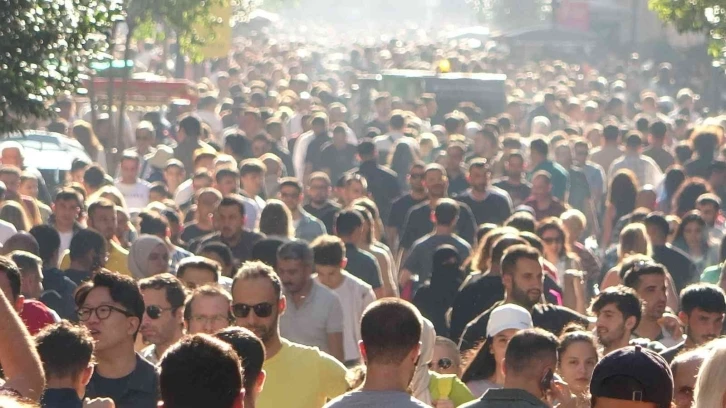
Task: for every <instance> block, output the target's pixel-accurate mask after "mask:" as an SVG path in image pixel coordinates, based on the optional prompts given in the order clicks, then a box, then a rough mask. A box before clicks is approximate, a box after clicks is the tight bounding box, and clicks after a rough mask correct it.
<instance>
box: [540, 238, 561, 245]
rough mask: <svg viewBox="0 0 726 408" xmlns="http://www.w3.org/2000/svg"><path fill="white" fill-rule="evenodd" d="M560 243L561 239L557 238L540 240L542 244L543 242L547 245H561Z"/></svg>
mask: <svg viewBox="0 0 726 408" xmlns="http://www.w3.org/2000/svg"><path fill="white" fill-rule="evenodd" d="M562 241H563V240H562V238H561V237H557V238H554V237H552V238H542V242H544V243H545V244H547V245H552V244H561V243H562Z"/></svg>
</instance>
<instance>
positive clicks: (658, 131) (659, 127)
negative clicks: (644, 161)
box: [650, 120, 668, 140]
mask: <svg viewBox="0 0 726 408" xmlns="http://www.w3.org/2000/svg"><path fill="white" fill-rule="evenodd" d="M666 132H668V127H667V126H666V124H665V123H664V122H663V121H661V120H656V121H655V122H653V123H651V124H650V134H651V135H653V137H654V138H656V139H659V140H660V139H663V138H664V137H665V135H666Z"/></svg>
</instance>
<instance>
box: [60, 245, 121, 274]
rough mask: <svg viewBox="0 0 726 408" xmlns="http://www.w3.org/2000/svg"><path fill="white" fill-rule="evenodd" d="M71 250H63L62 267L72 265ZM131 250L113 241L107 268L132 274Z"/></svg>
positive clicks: (65, 267) (66, 267)
mask: <svg viewBox="0 0 726 408" xmlns="http://www.w3.org/2000/svg"><path fill="white" fill-rule="evenodd" d="M70 253H71V251H70V250H68V249H66V250H65V252H63V260H61V264H60V268H61V269H62V270H64V271H65V270H66V269H68V268H70V267H71V255H70ZM128 257H129V251H127V250H125V249H123V248H122V247H121V246H119V244H117V243H115V242H113V241H111V248H109V251H108V261H107V262H106V269H108V270H109V271H112V272H118V273H120V274H122V275H126V276H131V277H133V276H132V275H131V271H129V264H128Z"/></svg>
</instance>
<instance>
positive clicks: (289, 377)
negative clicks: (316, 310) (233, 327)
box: [232, 262, 348, 408]
mask: <svg viewBox="0 0 726 408" xmlns="http://www.w3.org/2000/svg"><path fill="white" fill-rule="evenodd" d="M232 297H233V306H232V313H233V314H234V317H235V319H236V324H237V325H238V326H242V327H244V328H247V329H249V330H251V331H252V332H253V333H254V334H255V335H256V336H257V337H259V338H260V340H262V342H263V343H264V344H265V350H266V352H267V355H266V358H265V364H264V366H263V368H264V370H265V372H266V373H267V379H266V381H265V387H264V389H263V390H262V392H261V393H260V396H259V399H258V400H257V402H258V405H257V406H258V407H260V408H275V407H289V406H297V407H320V406H323V404H325V401H327V400H329V399H332V398H335V397H337V396H339V395H341V394H343V393H344V392H345V391H346V390H347V388H348V384H347V382H346V380H345V376H346V369H345V367H344V366H343V365H342V364H341V363H340V362H338V361H337V360H336V359H335V358H333V357H332V356H330V355H328V354H327V353H325V352H322V351H320V350H319V349H317V348H311V347H305V346H303V345H300V344H297V343H293V342H291V341H289V340H287V339H285V338H283V337H281V336H280V316H281V315H282V314H283V313H285V309H286V307H287V299H286V297H285V296H284V295H283V294H282V283H281V281H280V278H279V277H278V276H277V274H276V273H275V271H274V270H273V269H272V268H271V267H270V266H268V265H266V264H263V263H262V262H247V263H245V264H244V265H242V267H241V268H240V270H239V271H238V272H237V275H236V276H235V278H234V283H233V284H232Z"/></svg>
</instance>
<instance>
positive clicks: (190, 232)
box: [180, 221, 214, 243]
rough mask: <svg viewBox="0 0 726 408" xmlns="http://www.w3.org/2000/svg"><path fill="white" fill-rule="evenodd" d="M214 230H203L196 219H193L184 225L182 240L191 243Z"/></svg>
mask: <svg viewBox="0 0 726 408" xmlns="http://www.w3.org/2000/svg"><path fill="white" fill-rule="evenodd" d="M213 231H214V230H203V229H201V228H199V225H197V222H196V221H192V222H190V223H188V224H185V225H184V231H182V233H181V236H180V238H181V240H182V241H184V242H186V243H189V242H191V241H193V240H195V239H197V238H199V237H203V236H205V235H207V234H210V233H211V232H213Z"/></svg>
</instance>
